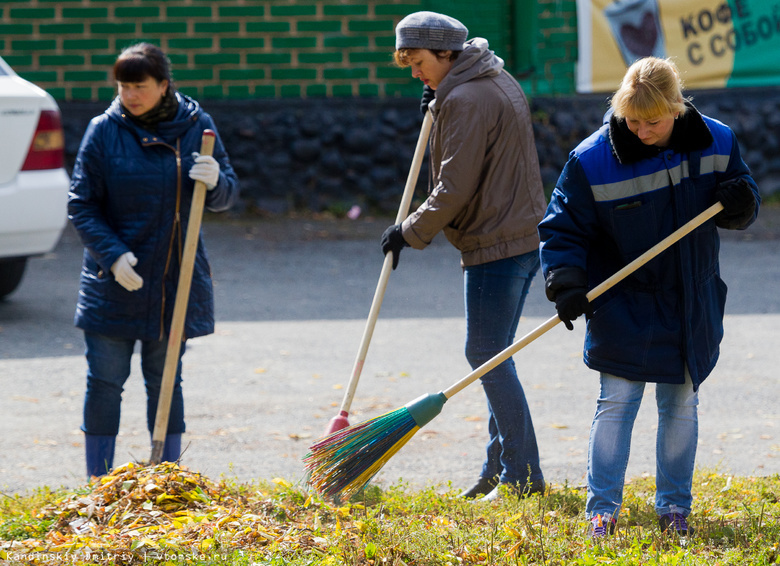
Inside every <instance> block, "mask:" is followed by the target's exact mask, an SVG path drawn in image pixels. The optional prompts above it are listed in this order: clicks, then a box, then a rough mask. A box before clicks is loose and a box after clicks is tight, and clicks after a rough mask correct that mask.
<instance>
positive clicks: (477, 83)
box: [381, 12, 547, 500]
mask: <svg viewBox="0 0 780 566" xmlns="http://www.w3.org/2000/svg"><path fill="white" fill-rule="evenodd" d="M467 37H468V30H467V29H466V27H465V26H464V25H463V24H462V23H461V22H459V21H458V20H456V19H454V18H451V17H449V16H446V15H444V14H437V13H434V12H415V13H413V14H410V15H408V16H406V17H405V18H404V19H402V20H401V21H400V22H399V23H398V25H397V26H396V51H395V53H394V59H395V61H396V63H397V64H398V65H399V66H401V67H411V71H412V76H413V77H416V78H419V79H420V80H421V81H422V82H423V83H424V84H425V87H424V93H423V101H422V105H421V110H422V111H423V113H424V112H426V111H430V112H432V113H433V118H434V124H433V130H432V137H431V145H430V164H431V174H432V183H431V185H432V188H431V191H430V194H429V196H428V198H427V200H426V201H425V202H424V203H423V204H422V205H421V206H420V207H419V208H418V209H417V210H416V211H414V212H413V213H412V214H411V215H410V216H409V217H408V218H406V219H405V220H404V221H403V222H402V223H400V224H394V225H392V226H390V227H388V228H387V230H386V231H385V233H384V234H383V236H382V241H381V245H382V253H384V254H387V253H392V254H393V268H394V269H395V268H396V267H397V266H398V260H399V258H400V252H401V250H402V249H403V248H404V247H407V246H411V247H412V248H415V249H423V248H425V247H426V246H427V245H428V244H430V243H431V241H432V240H433V238H434V236H435V235H436V234H438V233H439V232H441V231H443V232H444V234H445V236H446V237H447V239H448V240H449V241H450V242H451V243H452V245H454V246H455V247H456V248H457V249H458V250H459V251H460V252H461V265H462V267H463V273H464V293H465V303H466V357H467V359H468V362H469V364H470V365H471V367H472V368H477V367H479V366H480V365H482V364H483V363H484V362H486V361H487V360H489V359H490V358H492V357H493V356H494V355H495V354H497V353H499V352H500V351H501V350H503V349H505V348H506V347H507V346H509V345H510V344H511V343H512V342H513V341H514V335H515V331H516V329H517V324H518V321H519V319H520V314H521V312H522V309H523V304H524V302H525V298H526V296H527V294H528V290H529V289H530V287H531V282H532V280H533V278H534V275H535V274H536V272H537V271H538V269H539V252H538V247H539V237H538V233H537V228H536V226H537V224H538V223H539V222H540V221H541V219H542V217H543V215H544V211H545V209H546V207H547V203H546V199H545V197H544V191H543V187H542V181H541V174H540V172H539V160H538V156H537V153H536V145H535V143H534V136H533V129H532V124H531V113H530V109H529V106H528V101H527V100H526V97H525V94H524V93H523V90H522V88H521V87H520V85H519V84H518V83H517V81H516V80H515V79H514V78H512V76H511V75H509V73H507V72H506V71H505V70H504V69H503V67H504V62H503V61H502V60H501V59H500V58H499V57H497V56H496V55H495V54H494V53H493V51H491V50H490V49H489V47H488V42H487V41H486V40H485V39H482V38H473V39H471V40H468V41H467ZM481 381H482V386H483V389H484V391H485V395H486V397H487V404H488V412H489V424H488V430H489V434H490V439H489V441H488V444H487V456H486V459H485V462H484V464H483V466H482V471H481V473H480V475H479V479H478V481H477V482H476V484H475V485H474V486H473V487H471V488H470V489H468V490H466V491H465V492H464V493H462V496H464V497H469V498H473V497H477V496H484V499H488V500H492V499H495V498H497V497H499V496H501V495H504V494H507V493H515V494H517V495H519V496H526V495H529V494H532V493H541V492H543V491H544V489H545V483H544V475H543V474H542V470H541V467H540V464H539V450H538V447H537V444H536V435H535V432H534V427H533V422H532V420H531V414H530V411H529V407H528V403H527V401H526V398H525V393H524V391H523V388H522V385H521V384H520V380H519V379H518V377H517V372H516V370H515V366H514V362H513V361H512V359H511V358H510V359H508V360H506V361H505V362H503V363H501V364H500V365H498V366H497V367H496V368H494V369H493V370H491V371H490V372H488V373H487V374H486V375H485V376H484V377H482V379H481ZM504 486H506V487H504ZM507 488H508V489H507Z"/></svg>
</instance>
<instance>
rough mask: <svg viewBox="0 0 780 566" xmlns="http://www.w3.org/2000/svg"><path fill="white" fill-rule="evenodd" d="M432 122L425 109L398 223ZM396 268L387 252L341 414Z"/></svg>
mask: <svg viewBox="0 0 780 566" xmlns="http://www.w3.org/2000/svg"><path fill="white" fill-rule="evenodd" d="M432 125H433V117H432V116H431V113H430V112H426V113H425V118H423V123H422V127H421V128H420V136H419V137H418V138H417V146H416V147H415V149H414V157H413V158H412V165H411V167H410V168H409V175H408V176H407V178H406V186H405V187H404V192H403V195H402V197H401V204H400V205H399V207H398V214H397V215H396V217H395V223H396V224H400V223H401V222H403V221H404V219H405V218H406V217H407V216H408V214H409V207H410V206H411V203H412V197H413V196H414V188H415V186H416V185H417V177H418V176H419V174H420V168H421V167H422V161H423V158H424V157H425V146H426V144H427V142H428V136H429V135H430V133H431V126H432ZM392 270H393V253H392V252H388V253H387V254H386V255H385V260H384V263H383V264H382V271H381V272H380V274H379V281H378V282H377V285H376V290H375V291H374V299H373V301H372V302H371V309H370V310H369V312H368V320H367V321H366V326H365V328H364V329H363V336H362V338H361V340H360V348H359V349H358V353H357V356H356V357H355V362H354V364H353V366H352V375H351V377H350V379H349V385H348V386H347V391H346V392H345V394H344V400H343V401H342V402H341V414H342V416H344V417H346V416H347V414H348V413H349V408H350V406H351V405H352V400H353V399H354V397H355V390H356V389H357V384H358V381H359V380H360V374H361V373H362V372H363V364H364V363H365V361H366V355H367V354H368V346H369V344H370V342H371V337H372V336H373V334H374V327H375V326H376V321H377V318H378V317H379V309H381V308H382V301H383V300H384V296H385V289H387V281H388V279H389V278H390V272H391V271H392Z"/></svg>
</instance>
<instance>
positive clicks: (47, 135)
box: [22, 110, 65, 171]
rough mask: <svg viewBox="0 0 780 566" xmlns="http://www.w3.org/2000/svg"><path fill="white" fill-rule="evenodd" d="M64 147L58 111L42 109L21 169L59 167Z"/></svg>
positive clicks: (63, 161)
mask: <svg viewBox="0 0 780 566" xmlns="http://www.w3.org/2000/svg"><path fill="white" fill-rule="evenodd" d="M64 148H65V136H64V135H63V133H62V121H61V120H60V113H59V111H57V110H43V111H42V112H41V116H40V118H38V127H37V128H36V130H35V135H34V136H33V140H32V143H31V144H30V149H29V151H28V152H27V159H25V161H24V165H22V171H33V170H38V169H59V168H60V167H62V166H63V165H64V163H65V155H64V151H65V150H64Z"/></svg>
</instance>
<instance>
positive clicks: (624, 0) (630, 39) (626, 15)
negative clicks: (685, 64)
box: [604, 0, 666, 65]
mask: <svg viewBox="0 0 780 566" xmlns="http://www.w3.org/2000/svg"><path fill="white" fill-rule="evenodd" d="M604 16H605V17H606V18H607V22H609V27H610V29H611V30H612V36H613V37H614V38H615V41H616V42H617V44H618V48H619V49H620V54H621V55H622V56H623V60H624V61H625V63H626V65H631V63H633V62H634V61H636V60H637V59H641V58H642V57H650V56H653V57H666V46H665V41H664V34H663V28H661V18H660V15H659V10H658V0H615V2H613V3H612V4H610V5H609V6H607V7H606V8H604Z"/></svg>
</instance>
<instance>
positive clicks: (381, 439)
mask: <svg viewBox="0 0 780 566" xmlns="http://www.w3.org/2000/svg"><path fill="white" fill-rule="evenodd" d="M446 401H447V398H446V397H445V396H444V394H443V393H437V394H434V395H431V394H427V395H423V396H422V397H420V398H418V399H415V400H414V401H412V402H411V403H409V404H407V405H405V406H404V407H401V408H399V409H396V410H394V411H390V412H389V413H385V414H384V415H380V416H378V417H374V418H373V419H369V420H367V421H363V422H361V423H357V424H354V425H351V426H348V427H347V428H344V429H341V430H339V431H336V432H334V433H333V434H330V435H328V436H326V437H324V438H322V439H320V440H319V441H318V442H316V443H315V444H313V445H312V446H310V447H309V453H308V454H307V455H306V456H305V458H304V459H303V461H304V467H305V468H306V470H307V473H308V477H309V484H310V485H311V486H312V487H313V488H314V489H315V490H317V492H319V493H320V494H321V495H322V496H324V497H330V498H339V499H349V498H350V497H351V496H352V495H354V494H355V493H357V492H358V491H360V490H361V489H363V487H364V486H365V485H366V484H367V483H368V482H369V481H370V480H371V478H373V477H374V476H375V475H376V474H377V472H379V470H380V469H382V466H384V465H385V463H386V462H387V461H388V460H389V459H390V458H392V457H393V455H394V454H395V453H396V452H398V450H400V449H401V447H402V446H403V445H404V444H406V443H407V442H408V441H409V439H410V438H411V437H412V436H414V434H415V433H416V432H417V431H418V430H420V428H422V427H423V426H425V425H426V424H428V422H430V421H431V420H432V419H433V418H434V417H435V416H436V415H438V414H439V413H440V412H441V409H442V407H443V406H444V403H445V402H446Z"/></svg>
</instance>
